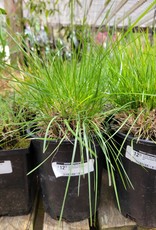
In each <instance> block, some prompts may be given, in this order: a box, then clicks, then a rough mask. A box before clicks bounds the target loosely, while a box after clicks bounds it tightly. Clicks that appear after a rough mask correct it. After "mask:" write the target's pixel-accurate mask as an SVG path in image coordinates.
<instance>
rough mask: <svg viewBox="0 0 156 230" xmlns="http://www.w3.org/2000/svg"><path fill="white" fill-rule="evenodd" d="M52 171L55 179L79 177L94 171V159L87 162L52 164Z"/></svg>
mask: <svg viewBox="0 0 156 230" xmlns="http://www.w3.org/2000/svg"><path fill="white" fill-rule="evenodd" d="M52 169H53V171H54V174H55V176H56V178H58V177H68V176H80V175H84V174H87V173H90V172H93V171H94V159H89V161H88V162H85V163H82V162H74V163H73V164H71V163H58V162H53V163H52Z"/></svg>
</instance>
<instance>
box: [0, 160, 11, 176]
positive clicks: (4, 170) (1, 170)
mask: <svg viewBox="0 0 156 230" xmlns="http://www.w3.org/2000/svg"><path fill="white" fill-rule="evenodd" d="M8 173H12V165H11V161H0V174H8Z"/></svg>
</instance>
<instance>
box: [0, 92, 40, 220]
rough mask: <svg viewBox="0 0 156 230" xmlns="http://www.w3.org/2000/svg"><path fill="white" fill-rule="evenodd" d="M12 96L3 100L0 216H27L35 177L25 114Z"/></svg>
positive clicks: (1, 105)
mask: <svg viewBox="0 0 156 230" xmlns="http://www.w3.org/2000/svg"><path fill="white" fill-rule="evenodd" d="M15 102H16V100H15V98H14V96H13V95H11V94H10V93H8V94H5V96H1V97H0V108H1V109H0V191H1V196H0V216H5V215H9V216H16V215H25V214H28V213H29V212H30V210H31V208H32V205H33V200H34V197H35V191H36V188H35V181H36V177H35V174H32V175H30V176H27V173H28V172H29V171H30V170H31V169H32V168H33V167H34V166H33V160H32V159H33V157H32V155H31V153H30V151H29V145H30V140H28V139H26V138H25V135H24V132H23V126H24V122H25V121H24V116H25V115H24V112H23V109H22V108H20V107H17V106H16V104H15Z"/></svg>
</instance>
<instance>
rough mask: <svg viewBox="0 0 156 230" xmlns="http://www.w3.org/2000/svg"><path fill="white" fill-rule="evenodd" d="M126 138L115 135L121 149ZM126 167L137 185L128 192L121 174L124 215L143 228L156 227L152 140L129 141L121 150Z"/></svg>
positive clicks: (155, 158) (155, 153) (155, 161)
mask: <svg viewBox="0 0 156 230" xmlns="http://www.w3.org/2000/svg"><path fill="white" fill-rule="evenodd" d="M124 139H125V135H123V134H121V133H118V134H117V135H116V136H115V140H116V143H117V146H118V147H120V146H121V144H122V143H123V140H124ZM121 153H122V155H123V157H121V160H122V163H123V166H124V168H125V170H126V172H127V174H128V176H129V178H130V180H131V182H132V184H133V187H134V189H133V188H127V190H125V188H124V186H123V183H122V182H121V179H120V177H119V175H117V188H118V194H119V199H120V205H121V212H122V214H123V215H124V216H126V217H129V218H130V219H132V220H134V221H136V223H137V224H138V225H140V226H143V227H147V228H148V227H149V228H151V227H156V144H155V143H153V142H151V141H145V140H139V141H138V142H137V140H136V139H134V138H132V137H130V136H129V137H128V138H126V141H125V143H124V146H123V148H122V151H121Z"/></svg>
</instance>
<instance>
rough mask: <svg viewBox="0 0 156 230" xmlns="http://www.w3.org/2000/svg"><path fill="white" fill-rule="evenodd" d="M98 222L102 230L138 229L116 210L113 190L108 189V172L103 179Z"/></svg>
mask: <svg viewBox="0 0 156 230" xmlns="http://www.w3.org/2000/svg"><path fill="white" fill-rule="evenodd" d="M98 222H99V229H100V230H104V229H107V230H117V229H123V230H134V229H136V228H137V226H136V223H135V222H133V221H131V220H129V219H127V218H125V217H124V216H123V215H121V213H120V212H119V211H118V209H117V208H116V206H115V200H114V194H113V188H112V187H108V178H107V173H106V172H104V174H103V178H102V188H101V198H100V206H99V211H98Z"/></svg>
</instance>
